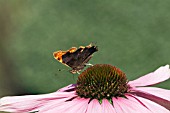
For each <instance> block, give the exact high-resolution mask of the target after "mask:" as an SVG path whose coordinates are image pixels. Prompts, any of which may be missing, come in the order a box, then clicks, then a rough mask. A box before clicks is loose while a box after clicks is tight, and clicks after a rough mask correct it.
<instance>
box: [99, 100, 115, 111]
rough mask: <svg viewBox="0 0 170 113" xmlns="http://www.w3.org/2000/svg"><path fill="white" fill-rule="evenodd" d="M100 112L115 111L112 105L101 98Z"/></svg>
mask: <svg viewBox="0 0 170 113" xmlns="http://www.w3.org/2000/svg"><path fill="white" fill-rule="evenodd" d="M101 107H102V113H116V111H115V108H114V106H113V105H112V104H111V103H109V101H108V100H107V99H103V100H102V104H101Z"/></svg>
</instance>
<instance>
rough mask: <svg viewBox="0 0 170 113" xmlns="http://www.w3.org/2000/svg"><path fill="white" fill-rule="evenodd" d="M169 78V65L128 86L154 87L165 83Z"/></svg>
mask: <svg viewBox="0 0 170 113" xmlns="http://www.w3.org/2000/svg"><path fill="white" fill-rule="evenodd" d="M169 78H170V69H169V65H166V66H162V67H160V68H158V69H157V70H156V71H154V72H152V73H149V74H147V75H145V76H142V77H140V78H138V79H136V80H133V81H130V82H129V83H128V84H129V85H130V86H131V87H136V86H149V85H154V84H157V83H160V82H163V81H165V80H167V79H169Z"/></svg>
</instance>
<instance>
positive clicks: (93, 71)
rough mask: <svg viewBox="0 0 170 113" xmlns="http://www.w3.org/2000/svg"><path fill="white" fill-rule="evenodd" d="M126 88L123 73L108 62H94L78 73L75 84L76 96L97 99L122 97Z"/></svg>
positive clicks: (125, 79)
mask: <svg viewBox="0 0 170 113" xmlns="http://www.w3.org/2000/svg"><path fill="white" fill-rule="evenodd" d="M127 90H128V86H127V78H126V75H125V73H123V72H122V71H121V70H120V69H118V68H116V67H115V66H111V65H108V64H96V65H94V66H91V67H89V68H88V69H86V70H85V71H84V72H82V73H81V74H80V75H79V77H78V80H77V86H76V93H77V95H78V96H80V97H83V98H91V99H98V100H102V99H103V98H106V99H109V100H110V99H112V97H122V96H124V94H125V93H126V92H127Z"/></svg>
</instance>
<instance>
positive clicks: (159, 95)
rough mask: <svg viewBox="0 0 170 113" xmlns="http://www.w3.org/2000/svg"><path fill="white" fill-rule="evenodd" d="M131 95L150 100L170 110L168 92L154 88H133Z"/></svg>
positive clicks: (169, 95) (169, 93)
mask: <svg viewBox="0 0 170 113" xmlns="http://www.w3.org/2000/svg"><path fill="white" fill-rule="evenodd" d="M132 93H133V94H135V95H138V96H140V97H144V98H147V99H149V100H152V101H154V102H156V103H158V104H160V105H162V106H164V107H165V108H167V109H169V110H170V90H166V89H161V88H154V87H138V88H133V89H132Z"/></svg>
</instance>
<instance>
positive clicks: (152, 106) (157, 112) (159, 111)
mask: <svg viewBox="0 0 170 113" xmlns="http://www.w3.org/2000/svg"><path fill="white" fill-rule="evenodd" d="M131 96H132V97H134V98H136V99H138V100H139V102H141V103H142V104H143V105H145V106H146V107H147V108H148V110H150V111H151V112H152V113H170V111H169V110H168V109H166V108H164V107H163V106H161V105H159V104H157V103H155V102H153V101H150V100H148V99H145V98H142V97H139V96H136V95H131ZM132 99H133V98H132Z"/></svg>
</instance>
